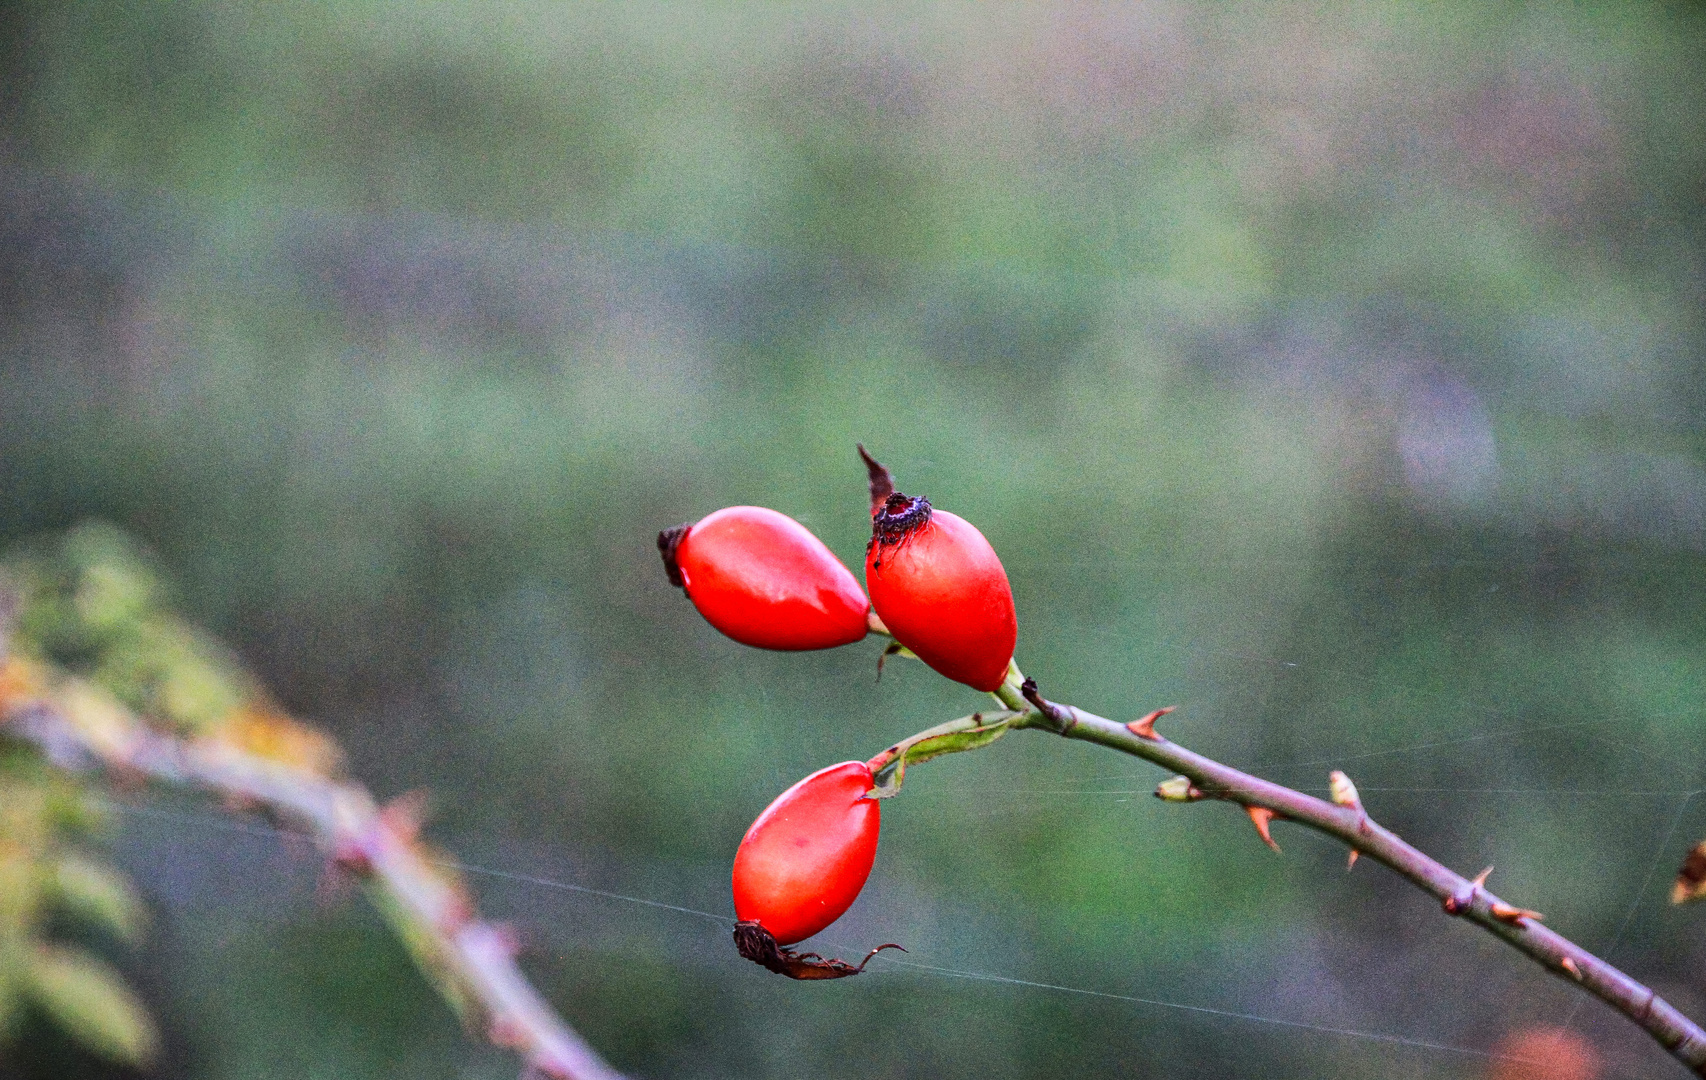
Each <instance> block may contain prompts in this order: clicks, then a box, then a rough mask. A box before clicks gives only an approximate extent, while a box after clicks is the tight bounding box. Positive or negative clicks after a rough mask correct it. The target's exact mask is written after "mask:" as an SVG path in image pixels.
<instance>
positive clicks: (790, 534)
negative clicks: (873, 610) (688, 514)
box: [659, 506, 870, 650]
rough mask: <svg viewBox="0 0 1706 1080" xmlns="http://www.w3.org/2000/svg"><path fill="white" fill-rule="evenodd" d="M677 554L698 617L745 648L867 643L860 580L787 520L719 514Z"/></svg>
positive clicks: (774, 515)
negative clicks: (699, 615)
mask: <svg viewBox="0 0 1706 1080" xmlns="http://www.w3.org/2000/svg"><path fill="white" fill-rule="evenodd" d="M669 535H670V534H668V533H666V534H665V536H666V537H667V536H669ZM659 543H660V546H662V545H663V544H664V537H660V539H659ZM672 553H673V558H674V568H675V569H676V570H677V571H678V572H679V574H680V578H681V580H680V581H679V582H678V584H680V585H681V587H682V588H683V589H684V590H685V591H686V593H687V597H688V599H690V600H692V601H693V606H694V607H696V608H698V609H699V614H701V615H703V616H705V620H706V621H707V622H709V623H710V624H711V625H712V626H714V627H716V628H717V629H718V630H720V631H722V632H723V633H724V634H727V635H728V636H729V637H731V638H734V639H735V640H736V641H738V642H740V643H741V644H743V645H753V646H756V647H758V648H760V649H788V650H798V649H829V648H833V647H835V646H837V645H846V644H849V643H851V642H854V641H858V640H859V639H860V638H863V637H864V636H865V633H866V630H867V627H866V622H865V614H866V612H868V611H869V610H870V601H869V600H867V599H866V598H865V590H863V589H861V588H860V587H859V582H858V579H856V578H855V577H854V576H853V572H852V571H850V570H848V569H847V567H846V566H844V565H842V562H841V560H840V559H837V558H836V557H835V554H834V553H833V552H832V551H830V550H829V548H827V547H825V546H824V543H823V541H822V540H819V539H818V538H817V537H815V536H813V535H812V533H811V530H809V529H807V528H806V527H805V526H804V525H801V524H800V523H799V522H797V521H795V520H794V519H793V518H791V517H789V516H788V515H786V514H781V513H778V512H776V511H775V510H767V509H765V508H764V507H761V506H731V507H728V508H726V509H723V510H718V511H717V512H716V513H714V514H711V515H710V516H709V517H706V518H704V519H702V520H700V521H698V522H696V523H694V524H693V525H690V526H688V527H687V531H686V532H685V533H684V534H679V536H678V538H676V539H675V541H674V547H673V549H672ZM670 554H671V552H666V554H665V559H666V564H667V562H668V560H669V558H670Z"/></svg>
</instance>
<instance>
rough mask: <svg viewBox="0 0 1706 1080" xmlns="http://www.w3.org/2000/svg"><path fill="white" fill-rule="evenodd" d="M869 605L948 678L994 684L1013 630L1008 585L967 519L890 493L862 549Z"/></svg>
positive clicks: (1009, 655) (1008, 658) (1003, 670)
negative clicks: (864, 550) (865, 547)
mask: <svg viewBox="0 0 1706 1080" xmlns="http://www.w3.org/2000/svg"><path fill="white" fill-rule="evenodd" d="M865 584H866V585H867V586H869V587H870V590H871V605H872V607H874V608H875V609H876V612H877V617H878V618H880V619H882V621H883V624H884V625H885V626H887V627H888V629H889V632H890V633H891V634H893V635H894V639H895V640H896V641H898V642H900V643H901V644H902V645H905V646H906V647H907V648H908V649H911V650H912V651H913V652H915V653H917V654H918V658H919V659H920V660H923V661H924V662H925V663H926V664H929V665H930V666H931V667H933V668H935V669H936V670H937V671H939V672H941V673H942V674H943V675H946V676H947V677H948V678H950V679H954V680H956V681H958V682H963V683H965V684H966V685H968V686H971V687H974V688H976V689H978V690H988V691H993V690H994V689H995V688H996V687H998V686H1000V685H1001V682H1002V680H1003V679H1005V678H1006V676H1007V666H1008V664H1010V663H1011V662H1012V660H1013V646H1014V644H1015V643H1016V642H1017V641H1018V638H1019V622H1018V617H1017V615H1016V614H1015V612H1014V610H1013V589H1012V586H1010V585H1009V584H1008V582H1007V571H1006V570H1005V569H1004V568H1003V567H1002V565H1001V560H1000V559H999V558H997V557H996V555H995V549H994V548H992V547H990V546H989V541H988V540H985V539H984V538H983V534H982V533H981V532H978V531H977V527H976V526H975V525H973V524H971V522H969V521H966V520H965V519H964V518H962V517H959V516H957V515H955V514H950V513H948V512H947V511H946V510H937V509H935V508H934V507H932V506H931V505H930V503H929V501H928V500H926V499H923V498H908V497H907V496H905V495H901V494H899V493H898V492H897V493H895V494H893V495H890V496H889V497H888V500H887V502H886V504H885V506H884V507H883V508H882V509H881V510H880V511H879V512H878V514H877V515H876V517H875V519H874V521H873V535H872V538H871V545H870V547H869V548H868V549H867V550H866V553H865Z"/></svg>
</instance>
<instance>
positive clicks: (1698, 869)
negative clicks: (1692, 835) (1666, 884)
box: [1670, 840, 1706, 904]
mask: <svg viewBox="0 0 1706 1080" xmlns="http://www.w3.org/2000/svg"><path fill="white" fill-rule="evenodd" d="M1701 897H1706V840H1702V841H1700V842H1699V843H1698V844H1695V845H1694V848H1693V850H1691V851H1689V853H1688V857H1687V858H1685V859H1683V860H1682V869H1680V870H1678V871H1677V872H1676V884H1675V885H1672V886H1671V890H1670V902H1671V903H1673V904H1686V903H1688V902H1689V901H1690V900H1699V899H1700V898H1701Z"/></svg>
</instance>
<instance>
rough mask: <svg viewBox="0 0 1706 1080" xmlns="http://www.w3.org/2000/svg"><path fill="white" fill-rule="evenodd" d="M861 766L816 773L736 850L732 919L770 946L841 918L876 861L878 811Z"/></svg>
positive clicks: (775, 805)
mask: <svg viewBox="0 0 1706 1080" xmlns="http://www.w3.org/2000/svg"><path fill="white" fill-rule="evenodd" d="M874 782H875V781H874V780H873V779H872V776H871V770H870V769H869V768H868V767H867V766H866V765H865V763H864V762H862V761H844V762H842V763H841V764H839V765H831V766H830V767H829V768H827V769H819V770H818V771H817V772H815V773H812V774H811V775H810V776H808V777H806V778H805V779H804V780H801V781H800V782H799V783H797V784H795V785H794V786H793V787H791V788H789V789H788V790H787V791H784V792H783V793H782V795H781V797H780V798H778V799H777V800H776V801H775V802H773V803H771V804H770V805H769V806H768V807H767V808H766V809H765V811H764V813H762V814H759V815H758V820H756V821H754V822H753V823H752V827H751V828H749V829H747V830H746V836H745V837H744V838H743V839H742V840H741V842H740V849H739V850H738V851H736V852H735V865H734V873H733V875H732V883H733V886H734V894H735V916H736V918H738V919H740V920H741V922H743V923H757V924H758V926H760V927H762V928H763V929H764V930H765V931H766V932H768V933H769V935H770V936H771V937H772V938H774V939H775V942H776V944H779V945H791V944H793V943H794V942H796V941H800V940H802V939H804V938H808V937H811V936H812V935H813V934H815V933H817V932H818V931H819V930H822V929H823V928H824V927H826V926H828V925H829V924H830V923H832V922H834V921H835V920H836V919H839V918H840V917H841V914H842V912H844V911H846V910H847V909H848V907H850V906H851V905H852V903H853V901H854V899H856V898H857V897H858V895H859V890H860V889H862V888H864V886H865V879H866V878H867V877H869V876H870V874H871V864H872V862H874V861H875V860H876V857H877V831H878V826H879V824H880V823H881V815H882V811H881V809H880V805H879V804H878V802H877V801H876V800H875V799H867V798H865V793H866V792H867V791H870V790H871V785H872V784H873V783H874Z"/></svg>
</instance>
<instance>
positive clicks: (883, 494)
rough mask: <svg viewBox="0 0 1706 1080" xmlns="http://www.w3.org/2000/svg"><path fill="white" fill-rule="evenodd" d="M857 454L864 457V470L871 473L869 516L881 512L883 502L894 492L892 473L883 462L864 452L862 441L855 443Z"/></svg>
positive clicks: (874, 515)
mask: <svg viewBox="0 0 1706 1080" xmlns="http://www.w3.org/2000/svg"><path fill="white" fill-rule="evenodd" d="M854 445H856V446H858V448H859V456H860V457H862V458H864V459H865V471H866V472H867V473H870V474H871V516H872V517H876V516H877V515H878V514H880V513H882V510H883V504H884V503H885V502H887V501H888V498H889V496H890V495H891V494H893V493H894V474H893V473H891V472H889V471H888V469H887V468H885V467H884V466H883V463H882V462H880V461H878V460H877V459H876V458H874V457H872V456H871V455H870V454H867V453H866V452H865V444H864V443H855V444H854Z"/></svg>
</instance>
